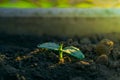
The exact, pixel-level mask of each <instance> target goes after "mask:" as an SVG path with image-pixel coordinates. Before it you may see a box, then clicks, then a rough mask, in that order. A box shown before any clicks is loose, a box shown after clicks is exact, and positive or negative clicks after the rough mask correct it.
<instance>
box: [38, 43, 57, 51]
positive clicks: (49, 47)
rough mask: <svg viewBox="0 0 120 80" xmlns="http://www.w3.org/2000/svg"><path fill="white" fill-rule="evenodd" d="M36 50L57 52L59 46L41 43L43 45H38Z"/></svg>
mask: <svg viewBox="0 0 120 80" xmlns="http://www.w3.org/2000/svg"><path fill="white" fill-rule="evenodd" d="M37 47H38V48H45V49H51V50H58V49H59V45H58V44H56V43H52V42H48V43H43V44H38V45H37Z"/></svg>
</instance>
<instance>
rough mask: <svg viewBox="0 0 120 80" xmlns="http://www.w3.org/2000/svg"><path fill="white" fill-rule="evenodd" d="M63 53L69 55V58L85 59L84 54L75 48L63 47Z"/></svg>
mask: <svg viewBox="0 0 120 80" xmlns="http://www.w3.org/2000/svg"><path fill="white" fill-rule="evenodd" d="M63 52H65V53H68V54H70V55H71V56H74V57H76V58H78V59H83V58H85V56H84V54H83V53H82V52H81V51H80V50H79V49H78V48H76V47H74V46H70V47H65V48H64V49H63Z"/></svg>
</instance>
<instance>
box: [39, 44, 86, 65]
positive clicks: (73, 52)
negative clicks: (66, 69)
mask: <svg viewBox="0 0 120 80" xmlns="http://www.w3.org/2000/svg"><path fill="white" fill-rule="evenodd" d="M37 47H38V48H45V49H50V50H55V51H58V52H59V63H64V58H63V53H67V54H69V55H71V56H73V57H75V58H78V59H80V60H81V59H83V58H85V56H84V54H83V53H82V52H81V51H80V50H79V48H77V47H74V46H68V47H65V48H63V44H60V45H59V44H56V43H51V42H48V43H43V44H39V45H38V46H37Z"/></svg>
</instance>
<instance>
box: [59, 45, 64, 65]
mask: <svg viewBox="0 0 120 80" xmlns="http://www.w3.org/2000/svg"><path fill="white" fill-rule="evenodd" d="M62 50H63V44H60V47H59V60H60V62H59V63H64V59H63V51H62Z"/></svg>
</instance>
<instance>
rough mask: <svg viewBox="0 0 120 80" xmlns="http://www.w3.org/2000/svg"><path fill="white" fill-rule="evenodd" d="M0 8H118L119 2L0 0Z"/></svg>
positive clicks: (93, 0) (104, 0) (92, 0)
mask: <svg viewBox="0 0 120 80" xmlns="http://www.w3.org/2000/svg"><path fill="white" fill-rule="evenodd" d="M0 7H1V8H41V7H42V8H51V7H57V8H58V7H59V8H68V7H75V8H91V7H100V8H114V7H115V8H119V7H120V0H0Z"/></svg>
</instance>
